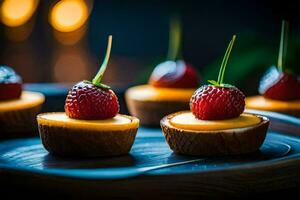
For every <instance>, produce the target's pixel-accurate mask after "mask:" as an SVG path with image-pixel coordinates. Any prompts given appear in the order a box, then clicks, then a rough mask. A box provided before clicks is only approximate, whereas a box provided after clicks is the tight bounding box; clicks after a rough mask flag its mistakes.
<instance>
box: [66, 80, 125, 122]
mask: <svg viewBox="0 0 300 200" xmlns="http://www.w3.org/2000/svg"><path fill="white" fill-rule="evenodd" d="M65 111H66V114H67V115H68V116H69V117H70V118H75V119H99V120H101V119H109V118H113V117H114V116H116V115H117V114H118V112H119V102H118V98H117V96H116V95H115V93H114V92H113V91H112V90H110V89H104V88H101V87H98V86H95V85H94V84H92V83H90V82H87V81H82V82H79V83H77V84H76V85H74V86H73V88H72V89H71V90H70V91H69V94H68V96H67V99H66V103H65Z"/></svg>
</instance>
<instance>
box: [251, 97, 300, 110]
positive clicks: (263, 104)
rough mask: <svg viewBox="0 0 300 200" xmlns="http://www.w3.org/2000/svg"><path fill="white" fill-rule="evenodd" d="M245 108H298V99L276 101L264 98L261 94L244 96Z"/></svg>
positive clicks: (299, 106) (299, 107) (299, 101)
mask: <svg viewBox="0 0 300 200" xmlns="http://www.w3.org/2000/svg"><path fill="white" fill-rule="evenodd" d="M246 108H250V109H258V110H270V111H272V110H273V111H277V110H279V111H280V110H300V100H295V101H277V100H272V99H266V98H264V97H263V96H253V97H247V98H246Z"/></svg>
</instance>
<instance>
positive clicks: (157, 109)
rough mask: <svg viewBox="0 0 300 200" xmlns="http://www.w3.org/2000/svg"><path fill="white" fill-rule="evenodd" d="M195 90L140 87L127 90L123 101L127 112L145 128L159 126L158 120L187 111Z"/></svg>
mask: <svg viewBox="0 0 300 200" xmlns="http://www.w3.org/2000/svg"><path fill="white" fill-rule="evenodd" d="M194 91H195V89H175V88H155V87H152V86H150V85H140V86H135V87H132V88H129V89H128V90H127V91H126V94H125V99H126V103H127V107H128V109H129V112H130V113H131V114H132V115H133V116H136V117H138V118H139V119H140V120H141V123H142V124H143V125H146V126H159V123H160V120H161V119H162V118H163V117H164V116H166V115H168V114H170V113H174V112H177V111H180V110H187V109H189V101H190V98H191V96H192V95H193V93H194Z"/></svg>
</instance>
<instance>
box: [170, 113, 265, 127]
mask: <svg viewBox="0 0 300 200" xmlns="http://www.w3.org/2000/svg"><path fill="white" fill-rule="evenodd" d="M169 122H170V124H171V125H172V126H174V127H175V128H179V129H185V130H193V131H213V130H225V129H235V128H244V127H249V126H253V125H257V124H259V123H260V122H261V119H260V118H259V117H257V116H255V115H252V114H247V113H243V114H241V115H240V116H239V117H237V118H233V119H226V120H200V119H197V118H196V117H195V116H194V115H193V113H192V112H189V111H187V112H182V113H179V114H178V115H175V116H174V117H172V118H171V119H170V121H169Z"/></svg>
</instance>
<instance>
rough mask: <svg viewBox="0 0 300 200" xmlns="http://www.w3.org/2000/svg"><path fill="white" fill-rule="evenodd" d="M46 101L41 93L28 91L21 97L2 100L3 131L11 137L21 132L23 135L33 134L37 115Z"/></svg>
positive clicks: (0, 122)
mask: <svg viewBox="0 0 300 200" xmlns="http://www.w3.org/2000/svg"><path fill="white" fill-rule="evenodd" d="M44 101H45V97H44V95H42V94H41V93H37V92H28V91H23V92H22V94H21V96H20V98H16V99H9V100H3V101H0V125H1V126H0V127H1V131H3V132H4V133H9V134H8V135H7V136H11V137H13V136H15V135H16V136H19V134H21V133H22V136H26V135H27V134H28V136H29V135H32V134H33V132H34V130H35V128H36V115H37V114H38V113H39V111H40V110H41V107H42V104H43V103H44ZM23 133H24V134H25V135H24V134H23ZM5 136H6V134H5Z"/></svg>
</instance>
